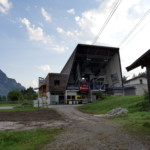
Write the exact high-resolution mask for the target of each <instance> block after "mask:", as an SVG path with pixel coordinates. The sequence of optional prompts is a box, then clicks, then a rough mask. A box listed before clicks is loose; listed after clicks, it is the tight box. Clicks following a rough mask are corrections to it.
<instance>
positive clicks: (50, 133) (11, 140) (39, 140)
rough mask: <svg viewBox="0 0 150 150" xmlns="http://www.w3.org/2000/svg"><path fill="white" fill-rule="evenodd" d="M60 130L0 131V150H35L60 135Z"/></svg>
mask: <svg viewBox="0 0 150 150" xmlns="http://www.w3.org/2000/svg"><path fill="white" fill-rule="evenodd" d="M63 131H64V130H60V129H35V130H25V131H0V150H37V149H39V148H40V147H41V146H44V144H47V143H49V142H51V141H53V140H54V136H55V135H57V134H60V133H62V132H63Z"/></svg>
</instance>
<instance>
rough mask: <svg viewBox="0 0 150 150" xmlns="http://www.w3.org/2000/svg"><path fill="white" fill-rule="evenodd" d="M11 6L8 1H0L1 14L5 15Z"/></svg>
mask: <svg viewBox="0 0 150 150" xmlns="http://www.w3.org/2000/svg"><path fill="white" fill-rule="evenodd" d="M11 6H12V4H11V2H9V1H8V0H0V12H2V13H3V14H7V12H8V10H9V9H10V8H11Z"/></svg>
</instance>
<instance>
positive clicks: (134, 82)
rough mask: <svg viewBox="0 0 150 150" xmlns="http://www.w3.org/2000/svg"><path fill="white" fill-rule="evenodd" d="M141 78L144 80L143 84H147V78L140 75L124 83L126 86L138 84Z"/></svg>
mask: <svg viewBox="0 0 150 150" xmlns="http://www.w3.org/2000/svg"><path fill="white" fill-rule="evenodd" d="M140 80H142V82H143V83H142V84H147V79H146V78H143V77H140V78H137V79H134V80H131V81H128V82H127V83H125V84H124V86H130V85H136V84H140Z"/></svg>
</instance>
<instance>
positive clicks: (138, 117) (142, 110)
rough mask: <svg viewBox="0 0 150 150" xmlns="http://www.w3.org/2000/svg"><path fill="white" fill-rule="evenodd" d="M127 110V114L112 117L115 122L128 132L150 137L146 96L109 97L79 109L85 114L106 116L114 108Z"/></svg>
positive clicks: (149, 118) (149, 111)
mask: <svg viewBox="0 0 150 150" xmlns="http://www.w3.org/2000/svg"><path fill="white" fill-rule="evenodd" d="M120 107H121V108H126V109H128V111H129V112H128V113H127V114H121V115H116V116H113V117H111V118H110V119H112V120H113V121H115V122H117V123H120V124H121V125H122V126H123V127H124V128H125V129H126V130H128V131H131V132H135V133H139V134H146V135H150V107H149V103H148V100H145V99H144V96H121V97H107V98H105V99H104V100H101V101H96V102H94V103H89V104H85V105H82V106H80V107H78V109H79V110H80V111H82V112H85V113H92V114H105V113H107V112H109V111H110V110H112V109H114V108H120Z"/></svg>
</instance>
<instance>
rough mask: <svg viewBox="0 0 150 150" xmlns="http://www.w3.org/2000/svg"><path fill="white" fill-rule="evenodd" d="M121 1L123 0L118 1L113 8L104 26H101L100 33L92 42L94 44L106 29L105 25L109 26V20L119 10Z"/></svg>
mask: <svg viewBox="0 0 150 150" xmlns="http://www.w3.org/2000/svg"><path fill="white" fill-rule="evenodd" d="M121 2H122V0H118V2H117V3H116V5H115V6H114V8H113V9H112V11H111V12H110V14H109V16H108V17H107V19H106V21H105V22H104V24H103V26H102V27H101V29H100V31H99V32H98V34H97V35H96V37H95V38H94V40H93V42H92V45H93V44H95V43H96V41H97V40H98V38H99V37H100V35H101V34H102V32H103V31H104V29H105V27H106V26H107V24H108V22H109V21H110V19H111V18H112V16H113V15H114V13H115V11H116V10H117V8H118V6H119V5H120V3H121Z"/></svg>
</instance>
